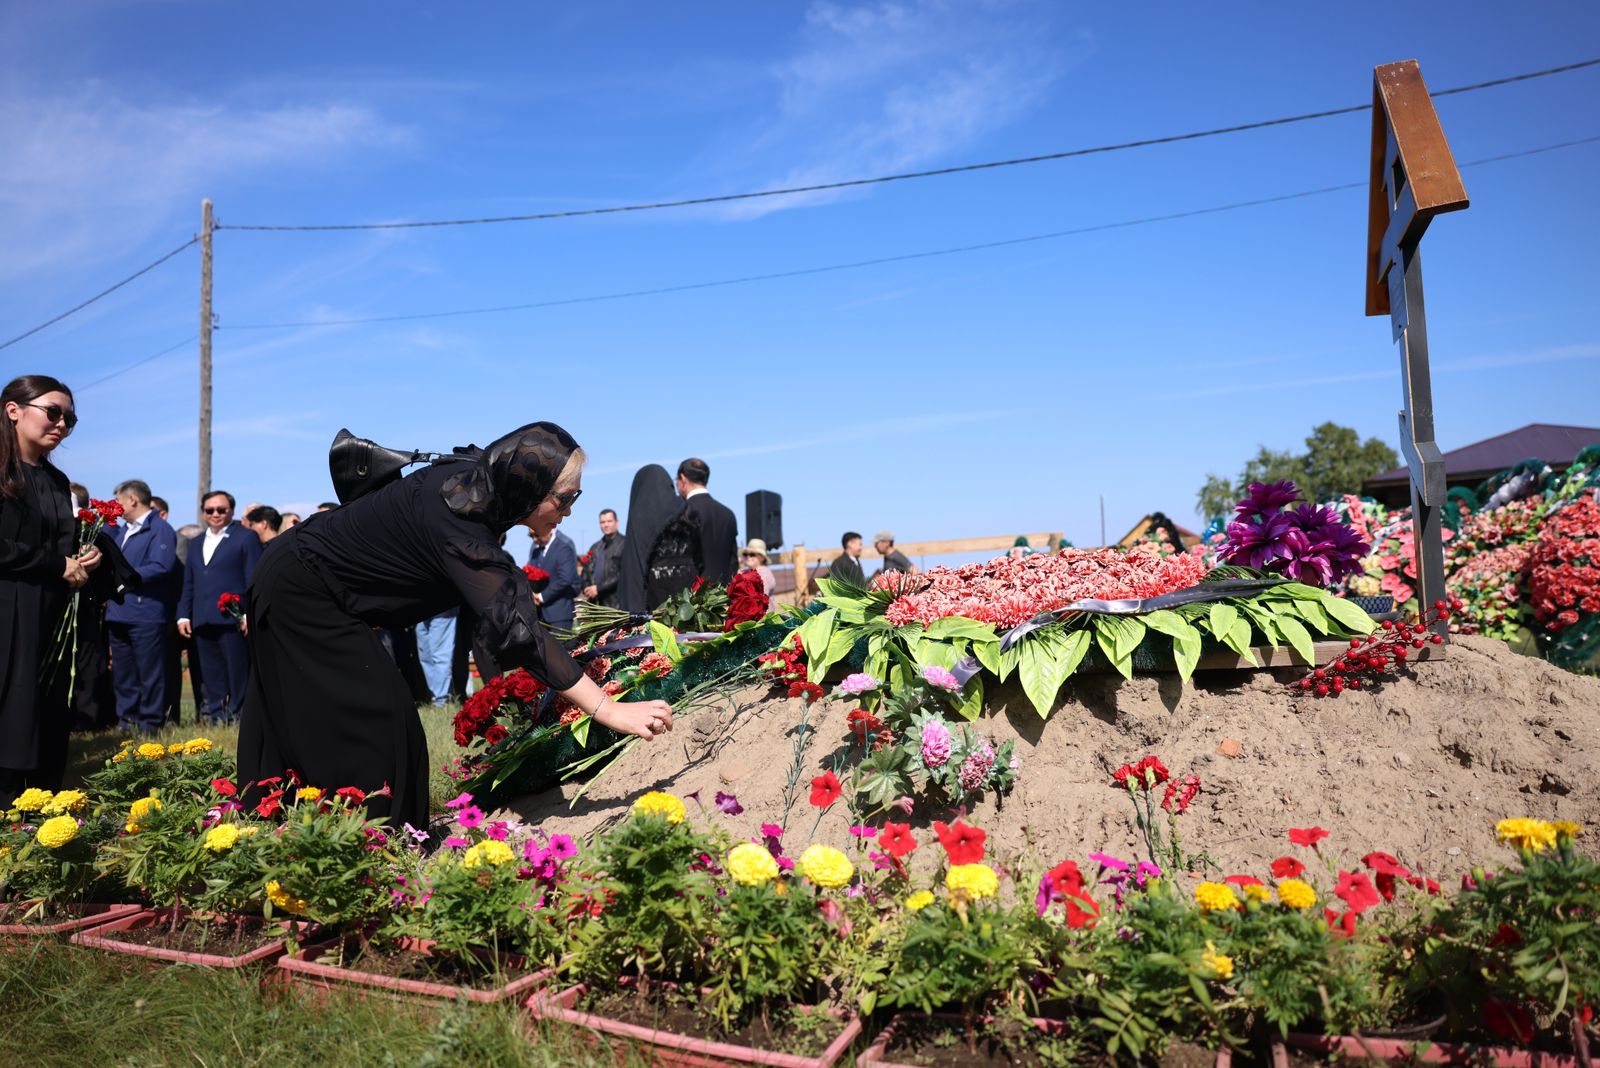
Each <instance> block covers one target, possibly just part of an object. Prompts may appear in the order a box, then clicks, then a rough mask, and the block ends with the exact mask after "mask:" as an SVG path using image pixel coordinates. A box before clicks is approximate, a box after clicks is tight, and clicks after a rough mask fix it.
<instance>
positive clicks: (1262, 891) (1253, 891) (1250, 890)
mask: <svg viewBox="0 0 1600 1068" xmlns="http://www.w3.org/2000/svg"><path fill="white" fill-rule="evenodd" d="M1244 896H1245V897H1247V898H1249V899H1250V900H1251V901H1262V902H1266V901H1271V900H1272V891H1271V890H1268V889H1267V888H1266V887H1264V886H1262V885H1261V884H1260V883H1249V884H1247V885H1246V886H1245V888H1244Z"/></svg>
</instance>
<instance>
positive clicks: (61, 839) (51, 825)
mask: <svg viewBox="0 0 1600 1068" xmlns="http://www.w3.org/2000/svg"><path fill="white" fill-rule="evenodd" d="M36 837H37V838H38V839H39V844H40V845H42V846H48V847H49V848H51V849H57V848H59V847H61V846H64V845H66V844H67V843H68V842H70V841H72V840H73V839H74V838H76V837H78V821H77V820H75V819H73V818H72V817H71V816H52V817H51V818H50V819H47V820H45V821H44V822H43V823H41V824H40V825H39V830H38V832H37V834H36Z"/></svg>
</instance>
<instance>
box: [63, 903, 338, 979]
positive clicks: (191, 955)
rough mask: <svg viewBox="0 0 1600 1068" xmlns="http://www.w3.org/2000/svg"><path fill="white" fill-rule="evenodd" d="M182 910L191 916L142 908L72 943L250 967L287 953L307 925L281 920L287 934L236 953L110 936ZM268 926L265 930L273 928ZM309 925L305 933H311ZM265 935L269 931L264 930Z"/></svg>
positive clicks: (211, 965) (80, 935) (162, 957)
mask: <svg viewBox="0 0 1600 1068" xmlns="http://www.w3.org/2000/svg"><path fill="white" fill-rule="evenodd" d="M174 911H176V912H178V913H179V921H180V922H185V921H187V920H188V918H189V916H190V915H191V914H190V912H189V910H188V909H176V910H174V909H172V908H157V909H140V910H139V912H138V913H136V914H134V915H131V916H123V917H121V918H119V919H115V920H112V921H111V922H109V923H105V924H100V925H99V926H96V927H93V928H91V929H89V930H86V931H79V932H78V933H77V934H75V935H73V936H72V938H71V942H72V944H73V945H75V946H86V947H88V948H90V949H98V950H103V951H104V952H107V953H127V954H129V955H131V956H135V957H150V958H152V959H154V960H164V961H170V962H172V963H175V964H203V965H205V966H206V967H208V968H247V967H249V966H250V965H252V964H264V963H270V962H271V961H274V960H276V959H277V958H279V957H282V956H283V955H284V954H285V953H287V952H288V943H289V942H290V941H291V940H293V939H294V938H295V934H296V931H295V929H294V925H295V924H300V925H302V926H305V925H304V922H303V921H290V920H280V921H279V922H278V923H277V924H274V925H273V926H276V927H277V928H279V929H280V930H282V931H283V933H284V937H283V938H280V939H277V940H275V941H272V942H269V943H267V944H266V945H264V946H257V947H256V948H255V949H252V950H249V951H247V952H245V953H240V954H237V955H234V956H226V955H224V954H221V953H205V952H197V951H194V950H187V949H172V948H170V947H167V946H146V945H141V944H139V943H138V942H125V941H123V940H122V939H120V938H111V937H108V936H109V935H110V933H111V932H113V931H131V930H134V929H135V928H142V927H154V926H155V925H156V924H158V923H167V922H169V921H171V919H172V914H173V912H174ZM270 929H271V928H270V927H269V928H267V929H266V930H270ZM309 930H310V929H309V927H306V930H305V931H304V932H302V933H309ZM262 933H263V934H264V933H266V931H265V930H264V931H263V932H262Z"/></svg>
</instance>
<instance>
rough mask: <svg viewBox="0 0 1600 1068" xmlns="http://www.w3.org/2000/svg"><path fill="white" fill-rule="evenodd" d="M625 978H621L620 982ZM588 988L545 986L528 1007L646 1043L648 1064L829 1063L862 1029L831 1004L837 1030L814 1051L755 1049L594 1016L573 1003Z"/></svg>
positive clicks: (709, 1067) (817, 1067)
mask: <svg viewBox="0 0 1600 1068" xmlns="http://www.w3.org/2000/svg"><path fill="white" fill-rule="evenodd" d="M626 983H627V980H626V979H625V980H623V984H622V985H626ZM588 992H589V984H588V983H579V984H578V985H577V986H569V987H567V988H566V989H565V990H563V991H561V992H560V993H558V994H555V995H554V996H551V993H550V991H549V990H541V991H539V992H538V993H536V994H534V995H533V996H532V997H530V998H529V999H528V1001H527V1006H528V1011H529V1012H530V1013H531V1014H532V1015H533V1018H534V1019H536V1020H548V1021H551V1022H553V1023H560V1024H566V1025H568V1026H571V1027H582V1028H586V1029H588V1030H590V1031H594V1032H598V1033H599V1034H602V1035H609V1036H611V1037H613V1038H621V1039H626V1040H627V1041H630V1042H636V1043H639V1044H641V1045H646V1046H649V1047H650V1050H651V1055H650V1063H652V1064H670V1065H683V1066H685V1068H715V1066H720V1065H739V1064H762V1065H769V1066H771V1068H831V1066H832V1065H834V1064H837V1063H838V1062H839V1060H840V1058H841V1057H843V1056H844V1054H845V1051H846V1050H848V1049H849V1048H850V1046H851V1045H852V1044H853V1043H854V1042H855V1040H856V1039H857V1038H859V1037H860V1035H861V1032H862V1023H861V1017H860V1016H858V1015H856V1014H854V1013H847V1012H844V1011H843V1010H839V1009H831V1010H829V1011H830V1012H831V1013H832V1014H833V1015H835V1016H836V1017H837V1018H838V1020H839V1023H840V1024H841V1025H842V1026H843V1030H842V1031H841V1032H840V1033H839V1035H838V1037H836V1038H835V1039H834V1040H833V1041H832V1042H830V1043H829V1044H828V1046H827V1048H826V1049H824V1050H823V1051H822V1052H821V1053H820V1054H818V1055H817V1056H815V1057H801V1056H798V1055H796V1054H793V1053H778V1052H775V1051H773V1050H764V1049H757V1048H755V1047H754V1046H740V1045H735V1044H733V1043H731V1042H713V1041H711V1040H709V1039H704V1038H693V1037H690V1036H689V1035H680V1034H678V1033H677V1032H676V1031H662V1030H658V1029H656V1028H653V1027H641V1026H640V1025H638V1024H630V1023H624V1022H623V1021H621V1020H613V1019H611V1018H610V1017H607V1016H597V1015H595V1014H594V1013H589V1012H583V1011H581V1010H579V1009H577V1008H575V1006H576V1005H577V1003H578V999H579V998H581V997H583V995H584V994H586V993H588ZM802 1011H804V1009H802Z"/></svg>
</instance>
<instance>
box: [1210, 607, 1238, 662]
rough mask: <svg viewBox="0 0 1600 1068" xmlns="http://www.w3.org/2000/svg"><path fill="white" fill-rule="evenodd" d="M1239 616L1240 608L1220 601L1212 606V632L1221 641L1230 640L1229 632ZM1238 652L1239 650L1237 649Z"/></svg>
mask: <svg viewBox="0 0 1600 1068" xmlns="http://www.w3.org/2000/svg"><path fill="white" fill-rule="evenodd" d="M1238 618H1239V610H1238V609H1237V608H1235V607H1233V605H1231V604H1228V603H1227V602H1226V601H1218V602H1217V603H1215V604H1213V605H1212V606H1211V616H1210V620H1209V622H1210V624H1211V633H1212V634H1213V635H1215V636H1216V639H1217V640H1218V641H1219V642H1225V641H1227V640H1228V634H1229V632H1231V631H1232V630H1233V624H1234V621H1235V620H1237V619H1238ZM1235 651H1236V652H1237V651H1239V650H1235Z"/></svg>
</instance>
